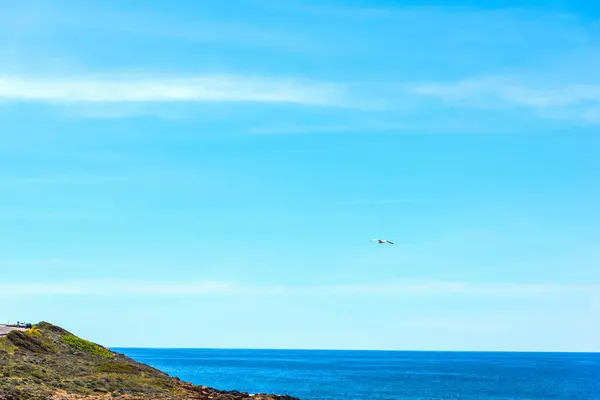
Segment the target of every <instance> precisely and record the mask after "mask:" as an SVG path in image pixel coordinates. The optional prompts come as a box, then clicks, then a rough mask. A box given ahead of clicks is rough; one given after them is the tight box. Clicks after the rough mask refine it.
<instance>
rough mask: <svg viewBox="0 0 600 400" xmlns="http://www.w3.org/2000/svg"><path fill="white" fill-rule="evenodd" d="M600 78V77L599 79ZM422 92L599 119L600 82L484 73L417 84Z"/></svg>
mask: <svg viewBox="0 0 600 400" xmlns="http://www.w3.org/2000/svg"><path fill="white" fill-rule="evenodd" d="M598 82H600V79H598ZM412 91H413V92H414V93H416V94H418V95H421V96H426V97H431V98H435V99H438V100H441V101H443V102H446V103H451V104H455V105H458V106H463V107H468V108H476V109H478V108H479V109H481V108H485V109H508V108H523V109H528V110H532V111H534V112H536V113H537V115H538V116H540V117H545V118H568V119H574V120H579V121H583V122H585V121H587V122H597V121H598V115H599V113H598V110H599V109H600V83H596V81H593V80H592V81H587V82H585V81H584V82H580V83H568V82H567V83H565V82H562V83H561V82H557V83H553V82H552V80H551V78H550V77H547V78H546V79H539V78H538V79H535V78H529V79H528V78H527V77H526V76H520V77H516V76H481V77H473V78H468V79H464V80H458V81H454V82H444V83H424V84H415V85H414V86H413V87H412Z"/></svg>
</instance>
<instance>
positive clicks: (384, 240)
mask: <svg viewBox="0 0 600 400" xmlns="http://www.w3.org/2000/svg"><path fill="white" fill-rule="evenodd" d="M370 241H371V242H377V243H379V244H384V243H389V244H394V242H392V241H391V240H387V239H371V240H370Z"/></svg>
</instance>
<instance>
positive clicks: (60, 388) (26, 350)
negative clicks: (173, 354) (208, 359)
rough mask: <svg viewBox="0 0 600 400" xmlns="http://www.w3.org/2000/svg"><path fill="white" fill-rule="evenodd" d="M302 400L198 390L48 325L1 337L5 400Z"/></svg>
mask: <svg viewBox="0 0 600 400" xmlns="http://www.w3.org/2000/svg"><path fill="white" fill-rule="evenodd" d="M108 399H113V400H114V399H128V400H150V399H152V400H182V399H187V400H193V399H196V400H209V399H210V400H299V399H297V398H295V397H291V396H287V395H275V394H264V393H260V394H251V393H244V392H238V391H225V390H218V389H214V388H210V387H207V386H198V385H194V384H192V383H189V382H184V381H182V380H180V379H179V378H177V377H171V376H169V375H167V374H165V373H164V372H162V371H160V370H158V369H156V368H153V367H151V366H149V365H146V364H142V363H139V362H137V361H135V360H133V359H131V358H129V357H127V356H125V355H123V354H119V353H116V352H113V351H111V350H109V349H107V348H105V347H103V346H100V345H98V344H96V343H92V342H89V341H87V340H85V339H82V338H79V337H77V336H75V335H73V334H72V333H70V332H68V331H66V330H65V329H63V328H61V327H58V326H56V325H53V324H50V323H48V322H40V323H39V324H36V325H34V326H33V327H32V328H31V329H27V330H12V331H10V332H8V333H7V334H6V335H4V336H2V337H0V400H108Z"/></svg>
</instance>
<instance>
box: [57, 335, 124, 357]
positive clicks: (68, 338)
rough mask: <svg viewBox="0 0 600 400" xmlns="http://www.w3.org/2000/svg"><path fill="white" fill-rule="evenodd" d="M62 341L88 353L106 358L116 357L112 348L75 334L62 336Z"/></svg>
mask: <svg viewBox="0 0 600 400" xmlns="http://www.w3.org/2000/svg"><path fill="white" fill-rule="evenodd" d="M60 341H61V342H63V343H64V344H66V345H69V346H71V347H72V348H74V349H77V350H81V351H85V352H87V353H90V354H93V355H96V356H100V357H104V358H113V357H114V354H113V353H112V352H111V351H110V350H108V349H106V348H104V347H102V346H100V345H97V344H96V343H92V342H89V341H87V340H85V339H81V338H78V337H77V336H75V335H70V334H69V335H65V336H62V337H61V338H60Z"/></svg>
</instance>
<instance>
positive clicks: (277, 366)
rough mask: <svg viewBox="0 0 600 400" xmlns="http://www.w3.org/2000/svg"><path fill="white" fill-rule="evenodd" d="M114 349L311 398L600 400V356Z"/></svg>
mask: <svg viewBox="0 0 600 400" xmlns="http://www.w3.org/2000/svg"><path fill="white" fill-rule="evenodd" d="M114 350H115V351H118V352H120V353H124V354H126V355H128V356H129V357H132V358H134V359H135V360H137V361H140V362H143V363H146V364H149V365H152V366H154V367H156V368H159V369H161V370H163V371H165V372H167V373H168V374H170V375H172V376H178V377H179V378H181V379H182V380H186V381H190V382H193V383H195V384H199V385H206V386H211V387H214V388H218V389H225V390H239V391H244V392H249V393H261V392H262V393H276V394H288V395H292V396H296V397H299V398H301V399H303V400H366V399H369V400H400V399H407V400H408V399H410V400H438V399H439V400H442V399H444V400H448V399H457V400H458V399H461V400H476V399H477V400H480V399H486V400H517V399H518V400H541V399H544V400H546V399H548V400H550V399H573V400H575V399H578V400H579V399H580V400H600V353H587V354H585V353H495V352H489V353H483V352H482V353H478V352H401V351H399V352H395V351H389V352H386V351H316V350H315V351H312V350H311V351H303V350H300V351H298V350H212V349H131V348H129V349H123V348H121V349H114Z"/></svg>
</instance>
